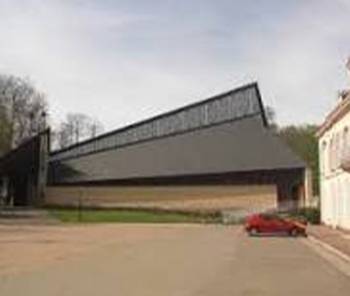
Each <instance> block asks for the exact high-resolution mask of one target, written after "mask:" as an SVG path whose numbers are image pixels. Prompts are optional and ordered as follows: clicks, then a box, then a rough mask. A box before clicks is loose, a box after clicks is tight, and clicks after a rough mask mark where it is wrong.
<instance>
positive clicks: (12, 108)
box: [0, 75, 48, 148]
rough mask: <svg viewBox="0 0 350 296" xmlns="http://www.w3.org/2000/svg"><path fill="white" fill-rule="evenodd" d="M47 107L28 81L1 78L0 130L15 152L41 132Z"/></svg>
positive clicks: (43, 96)
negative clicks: (20, 145) (18, 147)
mask: <svg viewBox="0 0 350 296" xmlns="http://www.w3.org/2000/svg"><path fill="white" fill-rule="evenodd" d="M47 108H48V104H47V102H46V99H45V95H44V94H43V93H41V92H39V91H38V90H37V89H36V88H35V87H34V86H33V84H32V83H31V82H30V81H29V80H28V79H23V78H20V77H15V76H9V75H0V117H1V118H0V126H1V129H2V132H5V133H3V134H2V136H3V141H4V142H7V146H8V148H14V147H16V146H17V145H19V144H21V143H22V142H23V141H24V140H26V139H27V138H29V137H31V136H32V135H33V134H35V133H37V132H39V131H40V130H41V129H43V128H44V125H45V120H46V118H45V117H46V114H47Z"/></svg>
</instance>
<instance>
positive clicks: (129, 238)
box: [0, 224, 200, 276]
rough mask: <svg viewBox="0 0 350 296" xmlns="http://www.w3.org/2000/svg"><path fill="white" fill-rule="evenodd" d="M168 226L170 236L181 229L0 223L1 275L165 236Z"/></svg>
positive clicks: (115, 225) (146, 226) (133, 225)
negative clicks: (102, 249)
mask: <svg viewBox="0 0 350 296" xmlns="http://www.w3.org/2000/svg"><path fill="white" fill-rule="evenodd" d="M188 227H189V226H188ZM191 227H196V226H191ZM198 227H200V225H198ZM171 228H172V231H171V235H172V236H173V235H176V233H179V232H180V228H178V227H176V225H174V226H172V225H168V226H167V225H163V226H161V225H156V224H155V225H153V226H152V227H150V226H149V225H135V224H131V225H128V224H122V225H118V224H103V225H69V226H67V225H62V226H60V225H54V226H53V225H31V226H24V225H17V226H11V225H0V276H1V275H11V274H12V275H13V274H18V273H23V272H29V271H34V270H37V269H42V268H45V267H48V266H50V265H54V264H55V263H57V262H62V261H63V262H64V261H71V260H75V259H77V258H81V257H83V256H87V255H89V254H90V253H93V252H94V251H96V250H98V249H101V248H103V247H106V246H108V245H110V244H121V245H124V246H125V245H127V244H137V243H138V242H141V241H142V242H146V241H148V240H152V239H153V238H154V237H159V236H161V237H164V238H166V237H167V236H169V235H170V233H169V229H171ZM181 228H182V227H181ZM184 229H186V227H185V226H184Z"/></svg>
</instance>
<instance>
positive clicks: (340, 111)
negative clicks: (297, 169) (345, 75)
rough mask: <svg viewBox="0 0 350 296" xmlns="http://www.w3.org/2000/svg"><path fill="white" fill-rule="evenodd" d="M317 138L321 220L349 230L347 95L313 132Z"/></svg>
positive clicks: (349, 120)
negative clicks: (315, 132) (315, 131)
mask: <svg viewBox="0 0 350 296" xmlns="http://www.w3.org/2000/svg"><path fill="white" fill-rule="evenodd" d="M317 136H318V138H319V157H320V185H321V219H322V222H323V223H325V224H327V225H331V226H334V227H341V228H348V229H350V149H349V148H350V92H349V91H344V92H342V93H341V94H340V98H339V101H338V103H337V105H336V106H335V108H334V109H333V110H332V111H331V112H330V114H329V115H328V116H327V117H326V119H325V121H324V122H323V124H322V125H321V127H320V128H319V130H318V132H317Z"/></svg>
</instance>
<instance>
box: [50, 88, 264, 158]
mask: <svg viewBox="0 0 350 296" xmlns="http://www.w3.org/2000/svg"><path fill="white" fill-rule="evenodd" d="M257 114H259V115H260V117H261V120H262V122H263V124H264V125H265V126H266V125H267V122H266V118H265V113H264V108H263V106H262V101H261V97H260V93H259V89H258V85H257V83H251V84H247V85H244V86H241V87H238V88H235V89H233V90H231V91H228V92H225V93H222V94H220V95H217V96H214V97H211V98H209V99H206V100H203V101H200V102H197V103H194V104H190V105H188V106H185V107H182V108H179V109H176V110H173V111H170V112H167V113H164V114H161V115H158V116H155V117H152V118H150V119H147V120H143V121H141V122H138V123H135V124H132V125H129V126H126V127H124V128H121V129H117V130H114V131H111V132H109V133H106V134H103V135H100V136H98V137H96V138H93V139H89V140H87V141H83V142H81V143H78V144H75V145H72V146H70V147H68V148H65V149H62V150H59V151H54V152H52V153H51V160H63V159H67V158H74V157H79V156H82V155H86V154H90V153H96V152H98V151H103V150H107V149H115V148H119V147H123V146H126V145H131V144H135V143H138V142H141V141H150V140H154V139H157V138H160V137H165V136H170V135H175V134H179V133H184V132H189V131H192V130H195V129H199V128H204V127H208V126H211V125H214V124H219V123H223V122H226V121H230V120H237V119H241V118H245V117H246V116H252V115H257Z"/></svg>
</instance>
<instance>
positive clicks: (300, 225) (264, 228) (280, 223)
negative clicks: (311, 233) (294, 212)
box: [245, 213, 306, 236]
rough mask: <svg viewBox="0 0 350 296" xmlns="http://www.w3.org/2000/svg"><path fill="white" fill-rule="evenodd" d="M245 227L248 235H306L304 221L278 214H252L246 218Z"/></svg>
mask: <svg viewBox="0 0 350 296" xmlns="http://www.w3.org/2000/svg"><path fill="white" fill-rule="evenodd" d="M245 229H246V231H247V232H248V233H249V234H250V235H257V234H260V233H262V234H264V233H265V234H272V233H286V234H289V235H292V236H298V235H303V236H305V235H306V223H305V222H301V221H297V220H293V219H290V218H283V217H281V216H280V215H278V214H268V213H262V214H253V215H251V216H248V217H247V218H246V222H245Z"/></svg>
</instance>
